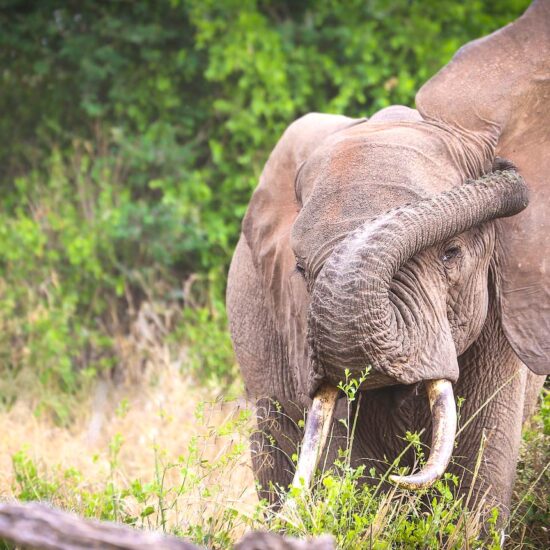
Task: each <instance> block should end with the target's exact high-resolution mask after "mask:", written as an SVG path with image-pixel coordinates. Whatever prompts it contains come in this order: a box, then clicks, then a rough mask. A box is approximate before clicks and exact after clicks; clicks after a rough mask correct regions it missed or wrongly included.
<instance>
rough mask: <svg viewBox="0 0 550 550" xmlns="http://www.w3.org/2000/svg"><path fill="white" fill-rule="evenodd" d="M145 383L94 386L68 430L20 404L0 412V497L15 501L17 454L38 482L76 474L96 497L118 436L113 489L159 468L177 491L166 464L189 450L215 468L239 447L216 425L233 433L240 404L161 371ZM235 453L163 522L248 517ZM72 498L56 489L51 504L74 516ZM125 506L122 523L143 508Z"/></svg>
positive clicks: (177, 472) (250, 486) (250, 502)
mask: <svg viewBox="0 0 550 550" xmlns="http://www.w3.org/2000/svg"><path fill="white" fill-rule="evenodd" d="M153 378H154V383H152V382H151V380H149V381H148V383H145V384H144V383H142V384H141V385H140V386H130V387H128V386H126V387H125V388H119V389H115V388H114V387H112V386H111V385H108V384H106V383H105V382H100V383H99V384H98V385H97V387H96V391H95V395H93V396H92V397H90V398H88V399H86V400H84V401H83V402H82V404H81V406H80V411H79V412H78V414H77V415H76V416H77V419H76V421H75V422H74V424H73V425H72V426H71V427H70V428H64V427H60V426H56V425H55V424H53V423H52V422H51V421H50V420H48V418H40V417H37V416H35V415H34V414H33V407H32V405H31V404H29V403H25V402H24V401H18V402H17V404H16V405H15V406H14V407H13V408H12V410H10V411H9V412H4V413H2V414H1V415H0V422H1V423H2V426H3V430H2V432H1V435H0V448H1V451H0V495H1V497H2V498H3V499H5V498H13V497H14V496H16V495H15V493H14V489H15V484H14V474H13V468H12V456H13V455H14V454H15V453H16V452H18V451H20V450H21V449H25V453H26V455H27V456H28V457H30V458H31V459H32V460H33V461H34V462H35V463H36V464H37V465H38V466H39V468H40V470H41V471H43V472H46V474H45V475H46V477H51V478H52V479H53V478H59V477H60V476H62V474H61V472H63V471H66V470H69V469H76V470H78V472H80V474H81V476H80V477H81V481H80V482H79V483H80V485H81V488H86V489H87V490H101V488H102V487H104V486H105V484H106V483H107V482H108V481H109V480H110V479H111V478H112V476H113V472H112V465H111V461H112V460H113V445H112V442H113V441H118V438H120V437H122V444H121V446H120V452H119V453H118V454H117V457H116V468H115V472H114V475H115V476H116V482H117V483H118V485H119V486H121V487H125V486H129V485H130V484H131V483H132V481H133V480H137V479H139V480H140V481H141V482H142V483H143V484H144V485H145V484H151V483H154V482H155V476H156V474H157V473H158V472H159V466H160V468H162V469H165V471H164V472H162V473H163V475H164V477H165V479H164V483H165V486H166V487H177V486H178V484H179V480H180V478H181V468H171V467H170V465H172V464H177V463H179V464H180V465H181V463H182V457H186V456H189V453H190V448H191V446H194V447H197V450H196V451H194V452H195V453H196V454H195V455H194V456H195V458H194V459H193V460H195V461H196V458H197V457H198V458H199V460H204V461H208V464H210V465H212V464H217V463H218V462H220V461H221V460H222V457H224V456H225V455H227V454H228V453H230V452H231V449H233V448H235V445H241V444H242V446H243V447H245V448H246V446H247V441H246V439H247V438H246V433H244V431H242V430H241V433H240V434H239V433H235V432H233V433H231V434H230V435H229V437H224V436H223V435H220V434H219V427H220V426H224V425H225V426H227V425H228V424H230V425H231V426H233V424H232V422H233V420H234V419H235V418H236V417H237V416H238V414H239V412H241V411H242V409H243V407H244V404H243V403H242V402H240V401H230V402H224V401H222V400H220V399H217V396H216V395H215V392H213V391H212V390H209V389H206V388H203V387H197V385H196V384H195V383H193V382H192V381H191V380H190V379H189V378H182V377H181V375H180V374H179V373H177V372H174V371H170V370H168V369H165V370H164V372H158V371H157V372H155V375H154V377H153ZM197 410H198V411H199V414H198V415H197ZM237 432H238V430H237ZM240 454H241V458H239V459H237V460H231V462H230V463H227V464H224V465H223V467H214V468H206V469H205V471H204V479H201V480H200V482H198V483H196V487H195V488H194V490H192V491H189V492H186V493H185V494H182V495H179V496H178V498H177V503H176V506H172V507H170V510H168V512H167V517H166V518H165V520H166V523H167V525H170V528H171V529H174V527H175V526H177V525H180V526H181V527H182V528H185V526H186V525H187V524H189V525H193V524H197V523H200V522H201V521H202V520H203V519H204V515H205V514H206V513H208V514H214V515H215V514H216V513H218V512H219V513H222V512H223V510H225V509H226V508H227V507H228V506H232V505H234V503H236V502H238V504H239V510H240V511H242V512H245V513H246V511H247V510H249V511H250V515H252V514H253V512H254V508H255V505H256V504H257V498H256V492H255V489H254V480H253V476H252V473H251V469H250V465H249V454H248V452H247V449H246V452H244V453H240ZM205 487H220V488H221V490H220V491H219V492H217V493H215V492H212V497H211V498H212V501H211V502H208V498H205V497H204V494H203V489H204V488H205ZM77 493H78V490H77V491H74V490H71V494H68V493H67V492H66V491H64V490H63V488H61V490H60V491H58V492H57V493H56V495H54V499H53V502H54V504H58V505H60V506H62V507H64V508H72V509H74V510H75V511H76V512H81V510H80V509H79V507H80V503H79V502H78V499H76V500H75V495H76V494H77ZM170 498H173V499H174V498H175V495H171V497H170ZM172 504H173V502H172ZM125 507H126V509H125V514H126V515H130V516H131V515H138V516H139V509H140V508H141V509H142V508H143V506H141V507H140V506H139V505H138V503H137V502H135V501H133V499H132V498H129V499H125ZM132 508H134V509H132ZM144 524H145V525H147V522H144ZM153 526H155V527H156V526H157V525H153ZM236 534H237V533H236Z"/></svg>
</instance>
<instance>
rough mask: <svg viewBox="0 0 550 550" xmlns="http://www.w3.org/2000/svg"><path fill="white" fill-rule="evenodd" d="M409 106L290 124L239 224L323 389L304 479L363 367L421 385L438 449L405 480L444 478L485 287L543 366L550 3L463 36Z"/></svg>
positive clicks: (281, 322)
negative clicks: (469, 38)
mask: <svg viewBox="0 0 550 550" xmlns="http://www.w3.org/2000/svg"><path fill="white" fill-rule="evenodd" d="M416 102H417V107H418V111H413V110H411V109H407V108H405V107H395V108H390V109H386V110H384V111H381V112H380V113H378V114H376V115H375V116H374V117H372V118H371V119H370V120H369V121H365V120H352V119H347V118H344V117H329V116H327V115H309V116H308V117H306V118H305V119H302V120H301V121H299V122H298V123H295V124H294V125H293V126H291V127H290V129H289V130H287V133H286V137H285V138H283V139H282V140H281V141H280V142H279V145H278V146H277V147H276V148H275V150H274V152H273V153H272V155H271V157H270V159H269V161H268V163H267V165H266V168H265V170H264V173H263V175H262V180H261V182H260V186H259V188H258V189H257V191H256V192H255V194H254V196H253V199H252V201H251V205H250V207H249V210H248V213H247V216H246V218H245V221H244V234H245V236H246V239H247V242H248V244H249V246H250V248H251V250H252V253H253V257H254V262H255V265H256V268H257V270H258V272H259V273H260V275H261V276H262V278H263V280H264V284H265V285H266V287H267V288H269V290H270V292H269V296H270V299H271V307H272V308H273V312H274V318H275V319H276V322H277V324H278V327H279V330H281V331H286V332H287V334H288V339H287V346H288V355H289V361H290V363H291V364H292V366H294V368H295V369H296V377H297V378H298V382H299V385H300V387H301V388H302V389H303V391H304V393H307V394H308V395H309V396H310V397H311V398H313V404H312V406H311V409H310V413H309V415H308V421H307V425H306V434H305V440H304V444H303V446H302V455H301V457H300V461H299V464H298V469H297V473H296V478H295V482H298V480H299V479H302V478H303V479H304V480H305V481H306V482H308V481H309V479H310V478H311V475H312V472H313V470H314V468H315V467H316V461H317V458H318V456H319V454H320V450H321V448H322V446H323V444H324V439H325V437H326V433H327V426H328V425H329V421H330V418H331V415H332V411H333V409H334V403H335V400H336V395H337V390H336V389H335V388H336V386H337V384H338V383H339V382H341V381H342V380H343V379H344V377H345V372H346V371H349V372H351V373H352V375H353V376H357V377H358V376H359V375H360V373H361V372H362V371H363V370H364V369H365V368H366V367H371V368H372V374H371V375H370V376H368V377H367V380H366V382H365V384H364V387H363V389H368V388H369V387H377V386H378V387H379V386H386V385H392V384H414V383H419V382H423V383H426V385H427V388H428V396H429V399H430V405H431V408H432V415H433V439H432V453H431V456H430V458H429V460H428V463H427V465H426V467H425V469H424V470H423V471H422V472H420V473H419V474H416V475H414V476H408V477H405V478H400V477H397V476H396V477H394V481H396V482H398V483H400V484H401V485H404V486H407V487H411V488H416V487H421V486H425V485H427V484H430V483H432V482H433V481H435V479H437V477H438V476H439V475H441V474H442V472H443V471H444V470H445V468H446V466H447V463H448V461H449V459H450V456H451V453H452V448H453V439H454V435H455V428H456V411H455V405H454V398H453V394H452V382H455V381H456V380H457V379H458V377H459V376H460V372H459V367H458V361H457V357H458V356H460V355H461V354H462V353H464V352H465V351H466V350H467V349H468V347H469V346H470V345H471V344H472V343H473V342H474V341H475V340H476V339H477V338H478V336H479V334H480V332H481V330H482V328H483V326H484V323H485V321H486V315H487V307H488V296H489V288H490V287H492V288H493V289H494V293H495V294H496V297H497V300H498V303H499V307H500V310H501V322H502V326H503V329H504V331H505V334H506V336H507V338H508V340H509V343H510V345H511V346H512V348H513V349H514V351H515V352H516V354H517V355H518V356H519V358H520V359H521V360H522V361H523V362H524V363H525V364H526V365H527V366H528V367H529V368H530V369H531V370H532V371H534V372H536V373H538V374H542V373H548V372H550V345H549V344H548V336H547V335H548V334H549V333H550V274H549V273H548V269H549V267H548V266H547V259H546V257H545V252H547V251H548V250H550V217H548V218H547V217H546V215H545V211H546V209H547V208H549V207H550V186H548V185H546V182H545V178H547V177H548V174H550V150H549V149H550V148H549V136H550V133H549V128H550V110H549V109H548V105H550V2H548V1H547V0H538V1H536V2H534V3H533V5H532V6H531V7H530V8H529V9H528V10H527V12H526V13H525V14H524V15H523V16H522V17H521V18H520V19H518V20H517V21H516V22H515V23H513V24H511V25H509V26H507V27H505V28H503V29H501V30H500V31H497V32H496V33H494V34H492V35H490V36H488V37H486V38H483V39H480V40H477V41H475V42H472V43H470V44H468V45H466V46H465V47H463V48H462V49H461V50H459V52H458V53H457V54H456V55H455V57H454V58H453V60H452V61H451V62H450V63H449V64H448V65H447V66H446V67H444V68H443V69H442V70H441V71H440V72H439V73H438V74H437V75H436V76H434V77H433V78H432V79H431V80H430V81H429V82H428V83H427V84H426V85H425V86H424V87H423V88H422V89H421V90H420V92H419V93H418V95H417V99H416ZM499 157H503V158H506V159H508V161H510V162H508V161H502V160H499ZM512 163H513V164H512ZM520 174H521V175H520ZM523 178H525V181H524V179H523ZM528 195H530V198H531V206H530V207H529V208H526V206H527V204H528ZM273 205H276V207H275V208H274V207H273ZM524 209H525V211H524V212H522V211H523V210H524ZM520 212H522V213H521V214H519V213H520ZM517 214H519V215H517ZM516 215H517V216H516ZM296 270H297V273H296Z"/></svg>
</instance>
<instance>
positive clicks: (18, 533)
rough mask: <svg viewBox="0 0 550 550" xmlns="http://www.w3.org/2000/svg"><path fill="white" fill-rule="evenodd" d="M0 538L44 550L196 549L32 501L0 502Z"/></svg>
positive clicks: (144, 532) (189, 544)
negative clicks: (98, 549)
mask: <svg viewBox="0 0 550 550" xmlns="http://www.w3.org/2000/svg"><path fill="white" fill-rule="evenodd" d="M0 538H1V539H4V540H6V541H9V542H12V543H15V544H18V545H21V546H23V547H25V548H36V549H44V550H88V549H90V548H101V549H105V550H138V549H147V548H151V549H153V548H156V549H159V550H198V547H197V546H195V545H194V544H191V543H189V542H186V541H184V540H182V539H180V538H178V537H173V536H168V535H162V534H160V533H154V532H152V531H140V530H139V529H133V528H132V527H128V526H126V525H119V524H116V523H110V522H106V521H97V520H90V519H83V518H80V517H78V516H76V515H74V514H71V513H68V512H62V511H61V510H56V509H55V508H52V507H50V506H48V505H46V504H39V503H34V502H32V503H29V504H20V503H16V502H14V503H4V504H0Z"/></svg>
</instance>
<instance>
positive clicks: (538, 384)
mask: <svg viewBox="0 0 550 550" xmlns="http://www.w3.org/2000/svg"><path fill="white" fill-rule="evenodd" d="M545 380H546V376H544V375H542V376H541V375H537V374H535V373H534V372H531V371H530V370H528V371H527V381H526V383H525V403H524V406H523V422H524V423H525V422H527V421H528V420H529V419H530V418H531V416H533V414H534V413H535V409H536V408H537V404H538V400H539V395H540V392H541V390H542V387H543V386H544V381H545Z"/></svg>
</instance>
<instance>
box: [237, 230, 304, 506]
mask: <svg viewBox="0 0 550 550" xmlns="http://www.w3.org/2000/svg"><path fill="white" fill-rule="evenodd" d="M270 311H271V310H270V308H269V302H268V300H267V297H266V295H265V291H264V289H263V286H262V283H261V281H260V279H259V277H258V274H257V272H256V269H255V267H254V264H253V262H252V257H251V253H250V249H249V247H248V244H247V243H246V240H245V239H244V237H242V236H241V239H240V240H239V243H238V245H237V249H236V251H235V255H234V257H233V261H232V263H231V269H230V271H229V281H228V288H227V312H228V317H229V328H230V331H231V338H232V341H233V347H234V350H235V355H236V357H237V361H238V363H239V367H240V369H241V373H242V376H243V379H244V383H245V387H246V392H247V395H248V397H249V398H250V399H251V400H253V401H254V403H255V404H256V418H257V430H256V431H255V432H254V433H253V434H252V436H251V441H250V442H251V454H252V467H253V470H254V474H255V477H256V480H257V482H258V486H259V489H258V493H259V496H260V498H266V499H267V500H268V501H269V502H271V503H276V502H277V501H278V497H279V495H278V491H277V490H276V489H274V487H282V488H286V487H288V485H289V484H290V482H291V480H292V475H293V472H294V465H293V463H292V460H291V457H292V454H293V453H295V452H296V448H297V445H298V443H299V441H300V435H299V430H298V428H297V421H298V420H299V419H301V418H302V417H303V410H302V409H301V408H300V407H298V406H296V405H294V403H295V402H296V400H295V397H294V396H295V395H296V389H295V382H294V379H293V377H292V373H291V372H290V369H289V365H288V357H287V353H286V349H285V347H284V345H283V344H282V341H281V338H280V337H279V335H278V332H277V329H276V326H275V323H274V321H273V319H272V317H271V315H270ZM289 415H291V416H292V418H291V417H290V416H289Z"/></svg>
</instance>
